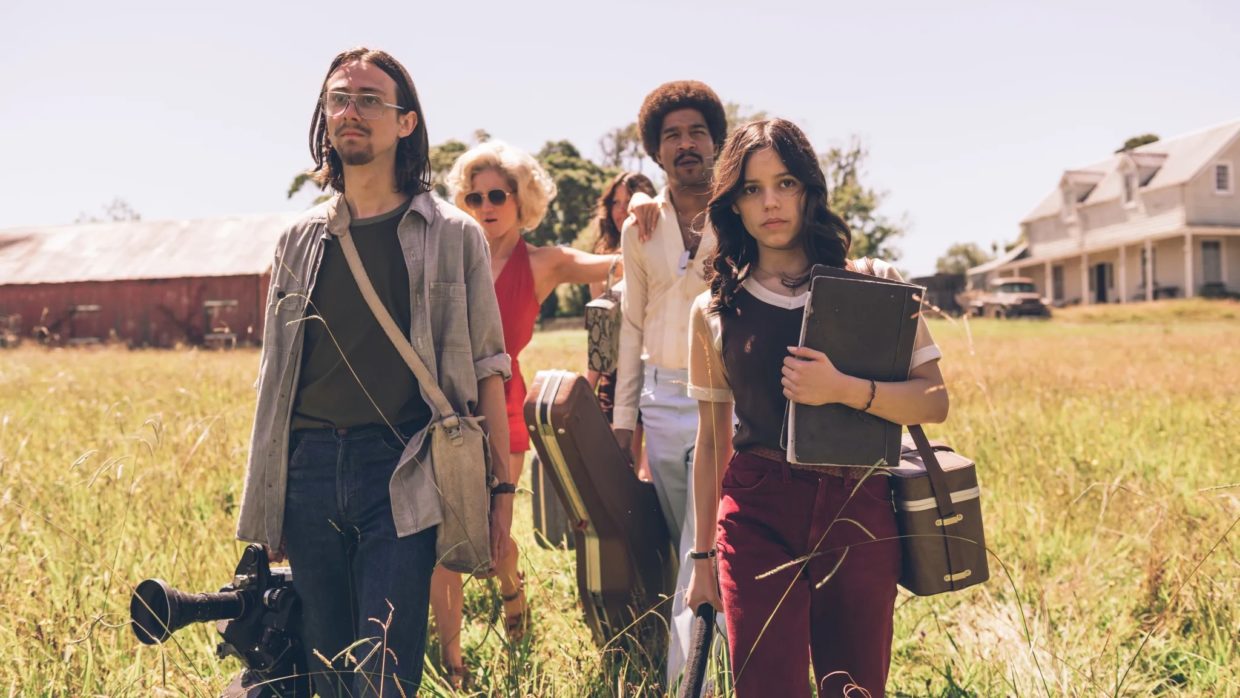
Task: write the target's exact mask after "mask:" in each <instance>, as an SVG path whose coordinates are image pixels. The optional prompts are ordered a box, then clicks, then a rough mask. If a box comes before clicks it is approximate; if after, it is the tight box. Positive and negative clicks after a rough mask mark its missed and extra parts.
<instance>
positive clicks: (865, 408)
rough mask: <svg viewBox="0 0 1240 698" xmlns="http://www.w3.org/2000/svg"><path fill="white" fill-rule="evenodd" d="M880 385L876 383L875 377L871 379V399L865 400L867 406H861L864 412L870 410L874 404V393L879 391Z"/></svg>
mask: <svg viewBox="0 0 1240 698" xmlns="http://www.w3.org/2000/svg"><path fill="white" fill-rule="evenodd" d="M877 390H878V386H877V385H876V384H875V383H874V379H873V378H871V379H870V399H869V400H866V401H865V407H862V408H861V411H862V412H869V411H870V405H873V404H874V393H875V392H877Z"/></svg>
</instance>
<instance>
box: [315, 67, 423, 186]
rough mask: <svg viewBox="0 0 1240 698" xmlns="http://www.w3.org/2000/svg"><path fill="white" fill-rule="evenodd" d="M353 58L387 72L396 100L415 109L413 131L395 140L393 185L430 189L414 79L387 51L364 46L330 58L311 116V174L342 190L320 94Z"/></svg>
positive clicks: (341, 166) (341, 174)
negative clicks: (394, 181)
mask: <svg viewBox="0 0 1240 698" xmlns="http://www.w3.org/2000/svg"><path fill="white" fill-rule="evenodd" d="M354 61H361V62H363V63H369V64H370V65H373V66H375V67H376V68H378V69H379V70H382V71H383V72H384V73H387V76H388V77H390V78H392V82H395V83H396V104H398V105H399V106H400V108H401V109H402V110H404V111H406V112H416V113H417V115H418V125H417V126H416V127H415V128H414V129H413V132H412V133H410V134H409V135H408V136H405V137H404V138H402V139H400V141H399V142H398V143H397V144H396V188H397V189H399V190H400V191H401V192H403V193H405V194H407V195H409V196H415V195H417V194H421V193H422V192H424V191H430V188H431V167H430V139H429V137H428V136H427V135H426V115H425V114H424V113H422V103H421V102H420V101H419V100H418V91H417V89H416V88H414V86H413V79H412V78H410V77H409V72H408V71H407V70H405V66H403V65H401V64H400V61H398V60H396V59H395V58H393V57H392V55H391V54H389V53H388V52H387V51H380V50H377V49H369V48H365V47H358V48H354V49H349V50H348V51H341V52H340V53H339V54H337V55H336V57H335V58H334V59H332V64H331V67H330V68H328V69H327V75H326V76H325V77H324V78H323V85H322V87H320V88H319V99H318V101H317V102H315V104H314V116H313V117H312V118H311V119H310V156H311V157H313V158H314V169H312V170H310V174H311V176H312V177H313V178H314V181H315V182H317V183H318V185H319V187H326V186H327V185H331V187H332V188H333V189H335V190H336V191H338V192H341V193H343V192H344V163H342V162H341V161H340V155H339V154H337V153H336V151H335V150H334V149H333V148H332V147H331V145H329V144H328V140H327V136H328V133H327V112H325V111H323V97H324V95H325V94H326V93H327V81H328V80H331V77H332V73H335V72H336V70H337V69H338V68H340V66H342V65H344V64H346V63H352V62H354Z"/></svg>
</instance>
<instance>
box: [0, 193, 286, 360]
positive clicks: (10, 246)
mask: <svg viewBox="0 0 1240 698" xmlns="http://www.w3.org/2000/svg"><path fill="white" fill-rule="evenodd" d="M298 215H299V214H297V213H285V214H273V215H259V216H236V217H230V218H216V219H209V220H197V221H149V222H148V221H127V222H117V223H85V224H77V225H67V226H58V227H50V228H17V229H12V230H4V231H0V320H3V319H4V318H6V317H12V316H20V320H18V321H16V322H15V324H16V326H17V328H19V329H18V332H19V334H20V335H21V336H22V337H25V338H27V339H29V338H32V337H39V338H42V339H45V340H47V341H51V342H54V343H60V344H88V343H94V342H107V341H119V342H124V343H126V344H128V345H129V346H135V347H142V346H151V347H171V346H176V345H177V344H203V343H207V344H232V343H234V342H236V343H257V342H259V341H260V340H261V339H262V336H263V317H264V309H265V308H264V305H265V303H266V301H267V285H268V280H269V279H270V274H271V262H272V257H273V255H274V253H275V247H276V242H277V240H278V239H279V237H280V233H281V232H283V230H284V228H285V227H286V226H287V225H288V224H289V223H290V222H292V221H293V220H294V219H296V217H297V216H298Z"/></svg>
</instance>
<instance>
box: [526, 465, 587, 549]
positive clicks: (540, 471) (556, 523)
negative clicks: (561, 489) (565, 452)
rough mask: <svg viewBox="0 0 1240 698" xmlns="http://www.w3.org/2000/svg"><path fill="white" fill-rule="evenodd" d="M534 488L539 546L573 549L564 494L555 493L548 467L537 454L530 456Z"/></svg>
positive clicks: (535, 535) (534, 508)
mask: <svg viewBox="0 0 1240 698" xmlns="http://www.w3.org/2000/svg"><path fill="white" fill-rule="evenodd" d="M530 491H531V492H532V493H533V496H532V497H531V498H530V499H531V504H532V505H533V506H532V507H531V509H532V511H533V514H534V542H535V543H538V545H539V547H542V548H550V549H552V550H554V549H556V548H559V547H565V548H567V549H568V550H572V549H573V546H574V545H575V544H576V542H575V541H574V540H573V529H572V527H571V526H569V525H568V514H567V513H566V512H565V511H564V504H563V503H561V502H560V495H558V494H556V493H555V488H553V487H552V486H551V483H550V478H549V476H548V475H547V466H545V465H543V464H542V459H540V458H539V457H538V454H537V453H535V454H534V457H533V458H531V459H530Z"/></svg>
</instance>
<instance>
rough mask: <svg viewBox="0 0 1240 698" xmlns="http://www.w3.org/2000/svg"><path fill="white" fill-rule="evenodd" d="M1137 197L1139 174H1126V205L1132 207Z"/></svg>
mask: <svg viewBox="0 0 1240 698" xmlns="http://www.w3.org/2000/svg"><path fill="white" fill-rule="evenodd" d="M1136 196H1137V173H1136V172H1125V173H1124V205H1125V206H1132V205H1133V202H1134V201H1135V199H1136Z"/></svg>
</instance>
